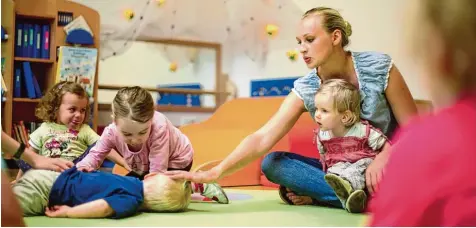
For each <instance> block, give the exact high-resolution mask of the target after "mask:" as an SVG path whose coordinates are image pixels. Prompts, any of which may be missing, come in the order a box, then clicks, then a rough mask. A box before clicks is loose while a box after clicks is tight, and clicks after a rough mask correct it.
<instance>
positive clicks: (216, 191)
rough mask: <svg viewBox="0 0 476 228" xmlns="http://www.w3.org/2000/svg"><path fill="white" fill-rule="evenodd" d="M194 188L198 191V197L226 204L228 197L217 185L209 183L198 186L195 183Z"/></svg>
mask: <svg viewBox="0 0 476 228" xmlns="http://www.w3.org/2000/svg"><path fill="white" fill-rule="evenodd" d="M195 185H196V188H197V187H198V191H195V192H200V195H202V196H205V197H207V198H209V199H212V200H214V201H216V202H218V203H222V204H228V203H229V200H228V196H227V195H226V193H225V191H223V188H222V187H221V186H220V185H219V184H217V183H209V184H198V183H196V184H195Z"/></svg>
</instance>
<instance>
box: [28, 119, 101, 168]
mask: <svg viewBox="0 0 476 228" xmlns="http://www.w3.org/2000/svg"><path fill="white" fill-rule="evenodd" d="M98 139H99V135H98V134H97V133H96V132H94V131H93V129H91V127H89V125H87V124H83V126H81V128H80V129H79V130H74V129H68V128H67V127H66V126H65V125H62V124H57V123H43V124H41V126H40V127H39V128H38V129H36V130H35V131H34V132H33V133H31V134H30V141H29V144H30V146H31V147H33V148H34V149H36V150H37V151H39V154H40V155H42V156H45V157H52V158H63V159H66V160H69V161H73V160H74V159H76V158H78V157H79V156H81V154H83V153H84V151H85V150H86V149H87V148H88V146H90V145H92V144H93V143H95V142H96V141H97V140H98Z"/></svg>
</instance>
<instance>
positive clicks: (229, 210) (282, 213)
mask: <svg viewBox="0 0 476 228" xmlns="http://www.w3.org/2000/svg"><path fill="white" fill-rule="evenodd" d="M226 192H228V193H229V194H230V198H232V195H233V194H234V193H235V194H237V195H242V194H249V195H251V196H253V197H252V198H248V199H243V200H233V201H232V202H231V203H230V204H227V205H222V204H216V203H210V202H192V203H191V204H190V207H189V209H188V211H186V212H183V213H140V214H137V215H136V216H134V217H129V218H126V219H120V220H113V219H60V218H48V217H44V216H39V217H27V218H25V221H26V223H27V225H28V226H169V227H170V226H361V225H363V221H364V218H365V216H364V215H362V214H350V213H347V212H346V211H344V210H342V209H333V208H325V207H317V206H291V205H286V204H284V203H282V201H281V200H280V198H279V195H278V193H277V191H276V190H274V191H271V190H235V189H233V190H226Z"/></svg>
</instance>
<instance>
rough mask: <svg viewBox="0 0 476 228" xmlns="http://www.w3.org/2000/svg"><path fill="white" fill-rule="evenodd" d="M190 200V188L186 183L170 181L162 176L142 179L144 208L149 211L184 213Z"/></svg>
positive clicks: (156, 175)
mask: <svg viewBox="0 0 476 228" xmlns="http://www.w3.org/2000/svg"><path fill="white" fill-rule="evenodd" d="M191 198H192V187H191V185H190V182H188V181H177V180H172V179H170V177H168V176H166V175H163V174H155V175H153V176H150V177H146V178H145V179H144V206H145V208H146V209H148V210H150V211H156V212H179V211H184V210H185V209H187V207H188V205H189V204H190V200H191Z"/></svg>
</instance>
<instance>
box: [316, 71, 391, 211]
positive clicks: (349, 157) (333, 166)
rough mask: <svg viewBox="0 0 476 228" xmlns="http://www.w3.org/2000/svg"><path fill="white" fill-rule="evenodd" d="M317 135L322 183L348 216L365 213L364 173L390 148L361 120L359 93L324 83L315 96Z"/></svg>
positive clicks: (345, 85)
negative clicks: (327, 186) (323, 175)
mask: <svg viewBox="0 0 476 228" xmlns="http://www.w3.org/2000/svg"><path fill="white" fill-rule="evenodd" d="M315 104H316V114H315V116H314V117H315V120H316V122H317V124H318V125H319V131H318V132H317V135H316V139H317V140H316V141H317V146H318V149H319V153H320V156H321V163H322V165H323V168H324V171H326V173H327V174H326V175H325V177H324V178H325V180H326V182H327V183H328V184H329V185H330V186H331V187H332V189H334V192H335V193H336V195H337V197H338V198H339V199H340V200H341V202H342V205H343V207H344V208H345V209H346V210H347V211H348V212H351V213H360V212H363V211H364V210H365V207H366V204H367V194H366V192H365V191H364V190H365V171H366V169H367V167H368V166H369V165H370V163H371V162H372V161H373V159H374V158H375V156H376V155H377V154H378V153H379V152H380V151H381V150H382V149H383V148H384V147H390V143H389V141H388V139H387V137H386V136H385V135H384V134H383V133H382V132H380V131H379V130H378V129H376V128H374V127H372V125H370V124H369V123H368V122H367V121H362V120H360V117H359V113H360V95H359V90H358V89H357V88H356V87H355V86H354V85H352V84H350V83H349V82H347V81H345V80H341V79H330V80H327V81H325V82H324V83H323V84H322V86H321V87H320V88H319V90H318V91H317V94H316V97H315Z"/></svg>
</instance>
